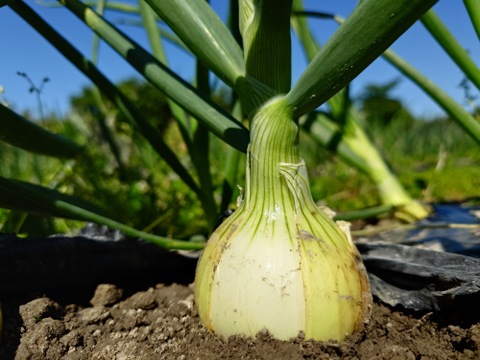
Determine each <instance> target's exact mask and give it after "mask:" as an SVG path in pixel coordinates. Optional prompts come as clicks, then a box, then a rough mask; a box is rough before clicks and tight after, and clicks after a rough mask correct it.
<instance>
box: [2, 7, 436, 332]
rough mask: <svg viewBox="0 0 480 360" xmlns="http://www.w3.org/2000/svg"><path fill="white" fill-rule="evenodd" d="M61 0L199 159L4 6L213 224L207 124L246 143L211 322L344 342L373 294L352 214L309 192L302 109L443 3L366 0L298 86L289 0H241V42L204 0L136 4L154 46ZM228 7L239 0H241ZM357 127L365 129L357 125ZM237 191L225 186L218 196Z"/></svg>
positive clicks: (29, 16)
mask: <svg viewBox="0 0 480 360" xmlns="http://www.w3.org/2000/svg"><path fill="white" fill-rule="evenodd" d="M59 2H60V3H61V4H62V5H64V6H65V7H66V8H67V9H68V10H69V11H71V12H72V13H73V14H75V15H76V16H77V17H78V18H79V19H80V20H81V21H83V22H84V23H85V24H86V25H87V26H89V27H90V28H91V29H92V31H94V32H95V33H96V34H97V35H98V36H99V37H100V38H101V39H102V40H103V41H105V42H106V43H108V44H109V45H110V46H111V47H112V48H113V49H114V50H115V51H116V52H117V53H118V54H119V56H120V57H122V58H123V59H125V60H126V61H127V62H128V63H129V64H130V65H131V66H132V67H133V68H134V69H135V70H136V71H137V72H138V73H139V74H140V75H141V76H143V77H144V78H145V79H146V80H148V81H149V82H150V83H151V84H153V85H154V86H155V87H156V88H157V89H159V90H160V91H161V92H162V93H164V94H165V96H167V97H168V98H169V107H170V110H171V113H172V114H173V117H174V118H175V121H176V124H177V126H178V128H179V130H180V134H181V136H182V139H183V141H184V143H185V145H186V148H187V149H188V153H189V155H190V160H191V165H192V167H188V166H186V165H185V164H184V163H183V162H182V161H181V159H179V157H178V156H177V154H176V153H175V152H174V151H173V150H172V149H171V147H170V146H169V145H168V144H167V143H166V142H165V141H164V139H163V137H162V134H161V133H159V131H158V130H157V129H156V128H155V127H154V126H152V124H151V123H149V122H148V121H147V120H146V119H145V118H144V117H143V116H142V114H141V113H140V112H139V111H138V110H137V109H136V107H135V104H133V103H132V102H131V101H130V100H129V99H128V97H127V96H125V94H123V93H122V92H121V91H120V90H119V89H118V88H117V87H115V86H114V85H113V84H112V83H111V82H110V81H109V80H108V78H107V76H105V75H104V74H103V73H101V72H100V71H99V70H98V68H97V67H96V66H95V63H94V62H93V61H89V60H87V59H86V58H85V57H84V56H83V55H82V54H81V53H80V52H78V50H76V49H75V48H74V46H73V45H72V44H71V42H70V41H68V39H65V38H64V37H63V36H62V34H60V33H58V32H57V31H56V30H54V29H53V28H52V27H51V26H50V25H49V24H48V23H46V22H45V21H44V20H43V19H42V18H41V17H40V16H38V14H36V13H35V11H33V10H32V9H31V8H30V7H29V6H28V5H27V4H26V3H25V2H23V1H21V0H12V1H9V2H8V6H10V7H11V8H12V9H13V10H14V11H15V12H16V13H17V14H18V15H20V16H21V17H22V18H24V19H25V20H26V22H27V23H28V24H29V25H30V26H32V27H33V28H35V30H36V31H38V32H39V33H40V34H41V35H42V36H44V37H45V38H46V39H47V40H48V41H49V42H51V43H52V44H53V45H54V46H55V48H56V49H57V50H58V51H60V52H61V53H62V54H63V55H64V56H65V57H66V58H67V59H68V60H69V61H71V62H72V64H74V65H75V66H76V67H77V68H78V69H80V70H81V71H82V72H83V73H84V74H85V75H86V76H88V77H89V78H90V79H91V80H92V82H93V83H94V84H95V85H96V86H97V87H98V89H99V90H100V91H101V92H102V94H103V95H104V96H107V97H109V98H110V100H111V101H112V102H113V103H115V104H116V106H117V107H118V109H120V110H121V111H122V112H123V113H124V114H126V117H127V118H128V119H129V121H130V123H131V126H132V127H134V128H135V129H136V130H137V131H138V132H139V133H140V134H142V135H143V136H144V137H145V139H146V140H147V141H148V143H149V144H150V145H151V147H152V148H153V149H155V150H156V151H157V153H158V154H159V156H161V157H162V158H163V159H164V160H165V161H166V162H167V163H168V164H169V165H170V166H171V168H172V169H173V170H174V171H175V172H176V173H177V175H178V176H179V177H180V178H181V179H182V180H183V181H184V182H185V184H187V185H188V187H189V188H190V190H191V191H193V192H194V193H195V195H196V196H197V197H198V199H199V201H200V203H201V204H202V207H203V209H204V211H205V214H206V218H207V219H208V224H209V228H210V230H213V228H214V227H215V226H214V225H215V224H214V222H215V220H216V217H217V214H218V212H219V211H218V205H217V201H218V200H217V199H215V197H214V196H213V191H212V189H213V186H214V185H213V179H212V173H211V169H210V164H209V158H208V156H209V153H210V150H209V149H210V147H211V143H210V141H211V140H212V139H211V137H210V134H213V135H215V136H216V137H217V138H219V139H221V140H222V141H223V142H224V143H226V144H228V145H229V146H230V147H229V149H228V153H229V154H228V158H229V159H232V160H234V161H235V162H236V161H237V160H238V157H237V155H234V152H237V153H238V152H239V151H240V152H244V153H246V171H245V172H246V178H245V187H244V190H243V194H242V196H241V198H240V201H239V203H240V204H239V207H238V209H237V210H236V211H235V212H234V213H233V215H231V216H230V217H228V219H227V220H226V221H224V222H223V223H222V224H221V225H220V226H219V227H218V228H217V229H216V230H215V231H213V232H212V234H211V236H210V239H209V241H208V242H207V243H206V245H205V247H204V250H203V253H202V256H201V258H200V260H199V263H198V267H197V272H196V277H195V299H196V305H197V308H198V312H199V315H200V319H201V320H202V322H203V323H204V324H205V326H206V327H207V328H208V329H209V330H211V331H213V332H214V333H216V334H218V335H219V336H220V337H228V336H230V335H234V334H241V335H245V336H255V334H256V333H257V332H258V331H261V330H262V329H266V330H268V331H269V332H270V333H271V334H272V335H273V336H274V337H276V338H278V339H289V338H291V337H295V336H297V335H299V334H301V333H303V334H304V337H305V338H306V339H316V340H323V341H328V340H337V341H339V340H343V339H344V338H345V337H346V336H348V335H350V334H352V333H354V332H355V331H359V330H361V329H362V328H363V327H364V325H365V323H366V322H367V321H368V318H369V313H370V307H371V301H372V299H371V293H370V289H369V284H368V280H367V276H366V272H365V269H364V267H363V264H362V261H361V257H360V255H359V253H358V251H357V250H356V247H355V245H354V244H353V242H352V240H351V237H350V235H349V230H348V223H344V222H340V221H339V222H335V221H334V220H332V218H331V216H330V215H331V214H329V213H327V212H326V211H324V210H321V209H319V208H318V207H317V206H316V204H315V202H314V201H313V199H312V196H311V191H310V184H309V180H308V176H307V172H306V166H305V163H304V161H303V160H302V159H301V158H300V156H299V131H300V124H299V119H300V118H301V117H302V116H304V115H307V114H309V113H311V112H312V111H315V110H316V109H317V108H318V107H319V106H320V105H322V104H323V103H325V102H327V101H328V100H329V99H330V98H332V96H334V95H335V94H337V93H338V92H340V91H341V90H342V89H343V88H345V87H346V86H347V85H348V83H349V82H350V81H352V80H353V79H354V78H355V77H356V76H357V75H358V74H359V73H360V72H361V71H363V70H364V69H365V68H366V67H367V66H368V65H369V64H370V63H371V62H372V61H374V60H375V59H376V58H377V57H379V56H380V55H381V54H382V53H383V52H384V51H385V50H386V49H387V48H388V47H389V46H390V45H391V44H392V43H393V42H394V41H395V40H396V39H397V38H398V37H399V36H400V35H401V34H402V33H403V32H404V31H406V30H407V29H408V28H409V27H410V26H411V25H412V24H413V23H414V22H415V21H416V20H418V19H419V18H420V17H421V16H422V15H423V14H424V13H425V12H426V11H427V10H428V9H429V8H430V7H431V6H432V5H433V4H434V3H435V2H436V1H435V0H395V1H393V0H388V1H385V0H363V1H361V2H360V3H359V4H358V6H357V7H356V8H355V9H354V11H353V12H352V13H351V14H350V16H349V17H348V18H347V19H346V20H345V22H344V23H343V24H342V25H341V26H340V27H339V28H338V30H337V31H336V32H335V33H334V34H333V35H332V37H331V38H330V39H329V41H328V42H327V43H326V44H325V45H324V46H322V47H321V48H320V49H319V50H318V51H317V52H316V54H315V56H313V57H312V59H311V61H310V63H309V65H308V66H307V67H306V69H305V71H304V72H303V73H302V75H301V76H300V78H299V79H298V80H297V81H296V82H295V84H293V85H292V84H291V73H292V71H291V70H292V69H291V66H292V65H291V39H290V24H291V23H290V19H291V12H292V0H280V1H278V0H277V1H273V0H239V1H238V9H234V8H232V11H231V14H232V16H231V24H234V25H235V26H232V28H233V29H234V30H235V29H238V33H239V34H240V35H241V40H240V39H239V38H238V37H235V36H234V34H235V33H236V32H235V31H234V32H231V31H230V29H229V28H228V27H227V26H226V25H225V23H224V22H223V21H222V20H221V19H220V18H219V16H218V15H217V14H216V13H215V12H214V11H213V9H212V8H211V7H210V5H209V4H208V2H206V1H199V0H171V1H163V0H145V1H140V2H139V10H140V13H141V16H142V21H143V23H144V26H145V29H146V30H147V33H148V36H149V41H150V45H151V49H152V50H151V52H150V51H147V50H145V49H144V48H142V47H141V46H140V45H139V44H138V43H136V42H135V41H134V40H132V39H130V38H129V37H128V36H127V35H126V34H124V33H123V32H122V31H120V29H119V28H118V27H116V26H114V25H112V24H111V23H109V22H108V21H107V20H106V19H105V18H104V17H103V16H102V15H101V14H100V13H98V12H96V11H94V10H93V9H92V8H90V7H88V6H87V5H85V4H84V3H82V2H79V1H78V0H60V1H59ZM231 5H232V7H236V6H237V4H236V2H234V1H232V4H231ZM235 15H236V16H235ZM157 17H159V18H161V19H162V21H164V22H165V23H166V24H167V25H168V26H169V28H170V29H171V30H172V31H173V32H174V33H175V35H176V36H177V37H178V38H179V39H180V40H181V42H182V44H184V46H185V47H186V48H187V49H188V50H189V51H190V52H191V53H192V54H193V55H194V56H195V57H196V60H197V75H196V79H195V84H194V85H192V84H189V83H187V82H186V81H184V80H183V79H182V78H180V77H179V76H178V75H177V74H175V73H174V72H172V71H171V69H170V68H169V67H168V64H167V63H166V60H165V59H166V58H165V54H164V52H163V47H162V40H161V33H160V32H159V31H158V29H157V27H156V26H155V22H156V19H157ZM211 74H213V75H214V76H216V77H217V78H218V79H220V80H221V81H222V82H223V83H224V84H225V85H226V86H228V87H230V88H231V89H232V91H233V92H234V94H235V98H236V99H238V104H239V105H238V106H235V107H234V109H236V113H231V112H228V111H227V110H225V109H224V108H222V107H220V106H218V105H217V104H215V103H214V102H213V101H212V99H211V97H210V96H209V94H210V88H209V81H208V80H209V77H210V76H211ZM11 116H15V115H11ZM244 120H246V121H244ZM334 120H335V121H337V119H334ZM348 124H349V125H348V126H347V128H348V129H353V130H354V133H355V135H354V136H355V138H357V137H358V134H357V132H358V130H356V128H355V125H354V122H349V123H348ZM322 131H323V130H322ZM347 131H351V130H347ZM14 133H15V132H14ZM45 136H47V135H45ZM48 136H49V135H48ZM17 137H19V135H18V134H14V138H17ZM16 141H18V142H21V141H20V140H19V139H16ZM65 146H66V145H65ZM351 147H352V149H354V148H355V147H354V146H351ZM73 149H75V150H76V149H77V147H75V146H73ZM354 151H357V150H354ZM72 156H74V159H75V160H76V161H82V157H83V158H86V157H87V156H88V155H86V151H85V150H84V149H83V150H82V149H81V150H80V152H79V153H78V154H77V153H75V154H72ZM232 168H233V169H234V168H235V166H232ZM234 170H235V169H234ZM234 170H232V172H234ZM225 179H226V181H227V182H228V183H229V184H230V185H229V186H227V187H226V188H228V187H230V189H231V187H232V181H235V176H233V175H232V174H227V176H226V177H225ZM390 186H392V185H390ZM0 191H1V192H2V194H4V195H5V194H10V195H12V194H22V195H23V197H24V201H25V203H26V204H27V205H25V207H26V206H28V200H29V199H31V204H32V206H33V205H36V206H37V207H40V208H41V209H40V210H42V211H51V212H52V213H53V214H54V215H60V216H62V215H67V216H72V217H75V218H82V219H87V220H91V221H97V222H99V223H102V224H106V225H108V226H111V227H113V228H118V229H120V230H122V231H125V232H126V233H127V234H129V235H132V236H137V237H143V238H145V239H147V240H151V241H153V242H156V243H158V244H159V245H161V246H164V247H166V248H176V249H179V248H182V249H185V248H190V249H195V248H201V247H203V246H204V244H199V243H193V242H189V241H181V240H173V239H168V238H164V237H160V236H155V235H151V234H148V233H146V232H142V231H138V230H135V229H132V228H130V227H128V226H125V225H123V224H121V223H119V222H118V221H115V220H114V219H112V218H110V217H109V216H108V214H104V213H102V212H101V210H97V209H95V208H92V207H87V206H86V205H84V204H82V203H80V202H78V201H76V200H74V199H72V198H71V197H67V196H64V195H63V194H60V193H57V192H52V191H48V190H46V189H44V188H39V187H37V186H32V185H31V184H25V183H19V182H17V181H14V180H13V179H4V181H2V182H0ZM231 194H232V192H231V191H225V192H223V197H224V198H228V196H231ZM11 198H12V197H10V199H11ZM229 200H230V199H227V200H225V199H221V203H222V204H226V203H228V201H229ZM7 205H8V204H7ZM45 205H47V206H45ZM395 205H399V204H396V203H395ZM400 205H401V204H400ZM4 206H5V205H4ZM8 206H12V205H11V204H10V205H8Z"/></svg>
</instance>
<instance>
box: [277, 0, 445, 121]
mask: <svg viewBox="0 0 480 360" xmlns="http://www.w3.org/2000/svg"><path fill="white" fill-rule="evenodd" d="M436 2H437V0H397V1H384V0H363V1H362V2H360V3H359V4H358V5H357V7H356V8H355V9H354V10H353V12H352V13H351V14H350V16H349V17H348V18H347V20H346V21H345V22H344V23H343V24H342V25H341V26H340V27H339V28H338V29H337V31H336V32H335V33H334V34H333V35H332V36H331V37H330V39H329V40H328V41H327V43H326V44H325V45H324V46H322V48H321V49H320V51H319V52H318V53H317V55H316V56H315V58H314V59H313V61H312V62H311V63H310V64H309V65H308V67H307V69H306V70H305V71H304V72H303V74H302V76H301V77H300V79H299V80H298V81H297V83H296V84H295V86H294V87H293V89H292V90H291V91H290V92H289V93H288V94H287V95H286V97H287V101H288V102H289V104H290V105H291V106H292V107H293V108H294V113H295V115H296V116H301V115H303V114H305V113H307V112H310V111H312V110H314V109H315V108H317V107H318V106H320V105H321V104H323V103H324V102H325V101H326V100H328V99H329V98H330V97H332V96H333V95H334V94H335V93H337V92H338V91H340V90H341V89H342V88H343V87H344V86H345V85H346V84H347V83H349V82H350V81H351V80H353V79H354V78H355V77H356V76H357V75H358V74H359V73H360V72H361V71H363V70H364V69H365V68H366V67H367V66H368V65H370V63H371V62H373V60H375V59H376V58H377V57H378V56H380V55H381V54H382V52H383V51H385V49H387V48H388V47H389V46H390V45H391V44H392V43H393V42H394V41H395V40H396V39H397V38H398V37H399V36H400V35H402V34H403V33H404V32H405V31H406V30H407V29H408V28H409V27H410V26H411V25H412V24H413V23H414V22H415V21H416V20H417V19H418V18H420V17H421V16H422V15H423V14H424V13H425V12H426V11H427V10H428V9H429V8H430V7H431V6H433V4H435V3H436Z"/></svg>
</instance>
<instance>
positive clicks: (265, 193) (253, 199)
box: [244, 97, 300, 211]
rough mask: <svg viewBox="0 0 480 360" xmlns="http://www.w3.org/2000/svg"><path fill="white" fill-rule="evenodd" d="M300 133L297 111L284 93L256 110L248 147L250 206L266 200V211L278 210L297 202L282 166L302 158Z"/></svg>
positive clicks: (248, 196)
mask: <svg viewBox="0 0 480 360" xmlns="http://www.w3.org/2000/svg"><path fill="white" fill-rule="evenodd" d="M298 133H299V130H298V125H297V124H296V122H295V121H294V120H293V112H292V110H291V108H290V107H289V106H288V105H287V103H286V102H285V101H284V99H283V98H282V97H277V98H274V99H272V100H271V101H269V102H268V103H267V104H265V105H264V106H263V107H262V108H260V109H259V110H258V112H257V113H256V114H255V116H254V118H253V119H252V126H251V142H250V147H249V150H248V166H247V182H246V194H245V202H244V203H245V206H246V208H250V209H251V207H252V206H258V204H263V207H264V210H265V211H275V209H276V208H278V207H279V206H280V204H286V203H287V202H289V203H293V198H292V195H291V194H290V192H289V190H288V186H287V184H286V181H285V179H284V178H283V176H281V175H280V172H279V169H278V166H279V164H280V163H292V164H297V163H299V162H300V156H299V149H298ZM287 199H289V200H290V201H286V200H287ZM284 210H286V209H284Z"/></svg>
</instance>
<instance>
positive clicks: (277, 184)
mask: <svg viewBox="0 0 480 360" xmlns="http://www.w3.org/2000/svg"><path fill="white" fill-rule="evenodd" d="M254 120H255V121H254V122H253V127H252V143H251V147H250V150H249V159H248V165H247V184H246V185H247V186H246V191H245V196H246V197H245V200H244V201H243V202H242V204H241V206H240V207H239V209H238V210H237V211H235V212H234V213H233V215H231V216H230V217H229V218H228V219H227V220H226V221H225V222H224V223H222V224H221V225H220V227H219V228H218V229H217V230H216V231H215V232H214V233H213V234H212V236H211V238H210V240H209V241H208V243H207V246H206V248H205V250H204V252H203V254H202V256H201V258H200V261H199V264H198V267H197V272H196V277H195V299H196V305H197V309H198V312H199V316H200V319H201V320H202V322H203V323H204V324H205V326H206V327H207V328H208V329H210V330H211V331H213V332H214V333H216V334H217V335H219V336H222V337H225V338H226V337H228V336H230V335H236V334H240V335H245V336H251V337H253V336H255V335H256V334H257V333H258V332H259V331H262V330H264V329H266V330H268V331H269V332H270V334H271V335H272V336H273V337H275V338H277V339H281V340H287V339H290V338H293V337H296V336H298V335H299V334H300V333H301V332H302V333H303V334H304V337H305V339H315V340H322V341H328V340H337V341H340V340H343V339H344V338H345V337H346V336H348V335H350V334H352V333H353V332H355V331H358V330H360V329H362V328H363V326H364V324H365V322H366V321H367V320H368V317H369V313H370V308H371V293H370V288H369V284H368V279H367V275H366V272H365V268H364V267H363V264H362V261H361V257H360V255H359V254H358V252H357V250H356V247H355V245H354V244H353V243H352V241H351V239H350V237H349V236H348V235H347V234H345V233H344V232H343V231H342V230H341V229H340V227H339V226H338V225H337V224H336V223H335V222H334V221H333V220H331V219H330V218H329V217H328V216H327V215H326V214H325V213H324V212H323V211H321V210H319V209H318V208H317V206H316V205H315V203H314V201H313V199H312V198H311V195H310V188H309V184H308V178H307V174H306V169H305V165H304V164H303V161H301V159H300V158H299V156H298V147H297V136H298V130H297V128H296V124H295V123H294V122H293V121H292V113H291V110H290V109H288V107H286V106H285V103H284V102H283V100H282V98H277V99H275V100H273V101H271V102H270V103H268V104H267V105H265V106H264V107H263V108H262V109H261V110H260V111H259V112H258V113H257V114H256V116H255V118H254ZM276 128H277V129H278V131H279V132H278V133H276V132H275V129H276ZM341 225H342V226H344V224H341Z"/></svg>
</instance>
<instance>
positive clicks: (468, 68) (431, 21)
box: [421, 2, 480, 90]
mask: <svg viewBox="0 0 480 360" xmlns="http://www.w3.org/2000/svg"><path fill="white" fill-rule="evenodd" d="M476 6H477V7H478V2H477V5H476ZM421 22H422V24H423V25H424V26H425V28H426V29H427V30H428V31H429V32H430V34H431V35H432V36H433V37H434V39H435V40H436V41H437V42H438V44H439V45H440V46H441V47H442V48H443V49H444V50H445V52H446V53H447V54H448V55H449V56H450V58H451V59H452V60H453V61H454V62H455V63H456V64H457V66H458V67H459V68H460V69H461V70H462V72H463V73H464V74H465V76H466V77H467V78H468V79H469V80H470V81H471V82H472V83H473V84H474V85H475V87H476V88H477V89H479V90H480V69H479V68H478V66H477V64H475V62H474V61H473V60H472V58H471V57H470V55H469V54H468V52H467V50H465V49H464V48H463V47H462V45H460V43H459V42H458V40H457V39H456V38H455V36H454V35H453V34H452V33H451V32H450V30H448V28H447V26H446V25H445V24H444V23H443V21H442V20H441V19H440V17H439V16H438V15H437V14H436V13H435V11H433V9H431V10H429V11H427V12H426V13H425V15H423V16H422V18H421Z"/></svg>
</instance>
